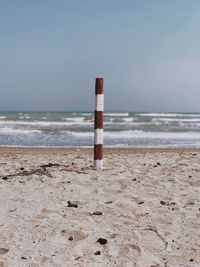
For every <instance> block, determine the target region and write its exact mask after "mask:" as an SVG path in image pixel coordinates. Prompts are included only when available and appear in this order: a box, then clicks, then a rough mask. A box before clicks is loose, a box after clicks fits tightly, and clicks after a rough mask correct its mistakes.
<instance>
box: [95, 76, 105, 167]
mask: <svg viewBox="0 0 200 267" xmlns="http://www.w3.org/2000/svg"><path fill="white" fill-rule="evenodd" d="M95 100H96V101H95V119H94V167H95V169H97V170H98V169H101V168H103V111H104V80H103V78H96V84H95Z"/></svg>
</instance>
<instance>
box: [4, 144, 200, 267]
mask: <svg viewBox="0 0 200 267" xmlns="http://www.w3.org/2000/svg"><path fill="white" fill-rule="evenodd" d="M92 152H93V151H92V150H87V149H81V150H76V149H14V148H1V149H0V203H1V205H0V267H24V266H26V267H29V266H30V267H39V266H40V267H41V266H44V267H46V266H52V267H65V266H66V267H72V266H87V267H88V266H89V267H90V266H91V267H97V266H98V267H99V266H102V267H104V266H109V267H112V266H117V267H121V266H122V267H132V266H133V267H134V266H137V267H190V266H191V267H199V266H200V150H191V149H190V150H178V149H174V150H172V149H164V150H158V149H149V150H146V149H136V150H134V149H127V150H126V149H109V150H106V153H105V156H106V158H105V167H104V169H103V170H102V171H95V170H93V158H92V156H93V155H92Z"/></svg>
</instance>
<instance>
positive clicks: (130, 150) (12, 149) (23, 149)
mask: <svg viewBox="0 0 200 267" xmlns="http://www.w3.org/2000/svg"><path fill="white" fill-rule="evenodd" d="M93 149H94V148H93V147H91V148H85V147H81V148H66V147H64V148H61V147H59V148H58V147H55V148H54V147H0V154H2V153H4V152H6V153H9V152H12V153H41V152H42V153H45V152H46V153H49V152H51V153H56V154H57V153H65V152H81V151H84V153H85V152H86V153H93ZM115 152H121V153H124V152H125V153H127V152H128V153H157V152H159V153H176V152H200V148H120V147H119V148H118V147H113V148H106V147H105V148H104V154H105V155H106V153H115Z"/></svg>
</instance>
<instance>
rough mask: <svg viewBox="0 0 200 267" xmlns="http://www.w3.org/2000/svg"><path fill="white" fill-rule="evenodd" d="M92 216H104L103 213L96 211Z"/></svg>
mask: <svg viewBox="0 0 200 267" xmlns="http://www.w3.org/2000/svg"><path fill="white" fill-rule="evenodd" d="M92 215H97V216H101V215H103V213H102V212H101V211H95V212H93V213H92Z"/></svg>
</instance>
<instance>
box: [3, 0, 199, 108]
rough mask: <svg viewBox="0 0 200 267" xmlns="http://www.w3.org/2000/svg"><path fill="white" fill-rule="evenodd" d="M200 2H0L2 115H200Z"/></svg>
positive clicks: (66, 0)
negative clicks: (100, 98) (100, 99)
mask: <svg viewBox="0 0 200 267" xmlns="http://www.w3.org/2000/svg"><path fill="white" fill-rule="evenodd" d="M199 14H200V1H199V0H167V1H165V0H0V110H93V108H94V101H93V100H94V81H95V77H104V78H105V98H106V99H105V106H106V109H107V110H133V111H134V110H135V111H187V112H190V111H191V112H198V111H200V15H199Z"/></svg>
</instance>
